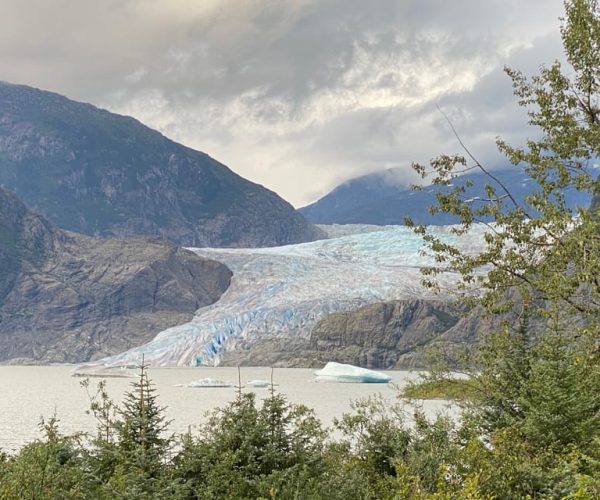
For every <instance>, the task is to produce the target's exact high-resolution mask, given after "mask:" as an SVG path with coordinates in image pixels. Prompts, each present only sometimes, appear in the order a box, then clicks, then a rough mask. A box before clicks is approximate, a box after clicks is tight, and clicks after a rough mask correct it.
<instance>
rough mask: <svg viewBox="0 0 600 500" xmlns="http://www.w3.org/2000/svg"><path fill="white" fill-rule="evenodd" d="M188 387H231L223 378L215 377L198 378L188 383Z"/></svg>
mask: <svg viewBox="0 0 600 500" xmlns="http://www.w3.org/2000/svg"><path fill="white" fill-rule="evenodd" d="M188 387H198V388H205V387H210V388H214V387H216V388H219V387H233V384H232V383H231V382H225V381H223V380H217V379H215V378H209V377H207V378H201V379H200V380H194V381H192V382H190V383H189V384H188Z"/></svg>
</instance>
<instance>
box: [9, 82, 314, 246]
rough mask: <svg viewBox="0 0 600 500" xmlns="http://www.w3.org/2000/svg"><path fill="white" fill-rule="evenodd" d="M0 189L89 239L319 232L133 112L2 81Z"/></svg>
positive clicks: (247, 237) (255, 241)
mask: <svg viewBox="0 0 600 500" xmlns="http://www.w3.org/2000/svg"><path fill="white" fill-rule="evenodd" d="M0 185H2V186H3V187H6V188H8V189H10V190H12V191H14V192H15V193H16V194H17V195H18V196H19V197H20V198H21V199H22V200H24V201H25V202H26V203H27V204H28V205H29V206H30V207H32V208H34V209H35V210H37V211H39V212H41V213H42V214H44V215H45V216H46V217H47V218H48V219H49V220H50V221H51V222H53V223H54V224H56V225H58V226H60V227H62V228H64V229H68V230H71V231H76V232H80V233H84V234H88V235H103V236H105V235H109V236H110V235H113V236H115V235H116V236H128V235H134V234H151V235H160V236H161V237H164V238H167V239H169V240H171V241H173V242H175V243H177V244H181V245H187V246H228V247H255V246H273V245H284V244H289V243H299V242H303V241H312V240H315V239H318V238H320V237H322V236H323V235H322V233H321V232H320V231H319V230H318V229H317V228H315V227H314V226H313V225H312V224H310V223H309V222H307V221H306V220H305V219H304V218H303V217H302V216H301V215H300V214H299V213H298V212H296V211H295V210H294V208H293V207H292V206H291V205H290V204H289V203H287V202H286V201H284V200H283V199H281V198H280V197H279V196H278V195H277V194H275V193H274V192H272V191H269V190H268V189H265V188H264V187H262V186H260V185H258V184H254V183H252V182H249V181H247V180H246V179H244V178H242V177H240V176H239V175H237V174H235V173H234V172H232V171H231V170H230V169H228V168H227V167H226V166H225V165H222V164H221V163H219V162H218V161H216V160H214V159H212V158H211V157H209V156H208V155H206V154H204V153H201V152H198V151H194V150H192V149H190V148H187V147H185V146H182V145H180V144H177V143H175V142H173V141H171V140H169V139H167V138H166V137H164V136H163V135H161V134H160V133H158V132H156V131H154V130H152V129H150V128H148V127H146V126H144V125H142V124H141V123H140V122H138V121H137V120H134V119H133V118H130V117H126V116H120V115H116V114H113V113H109V112H108V111H104V110H101V109H98V108H96V107H94V106H92V105H90V104H82V103H78V102H74V101H71V100H69V99H67V98H66V97H63V96H61V95H58V94H54V93H51V92H45V91H41V90H37V89H34V88H30V87H26V86H22V85H12V84H7V83H0Z"/></svg>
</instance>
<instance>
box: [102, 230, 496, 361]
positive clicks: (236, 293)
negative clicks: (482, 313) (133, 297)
mask: <svg viewBox="0 0 600 500" xmlns="http://www.w3.org/2000/svg"><path fill="white" fill-rule="evenodd" d="M357 229H358V228H357ZM366 229H367V230H370V231H371V232H366V233H361V234H351V235H347V236H341V237H338V238H331V239H325V240H320V241H315V242H311V243H302V244H297V245H288V246H283V247H274V248H256V249H245V248H244V249H218V248H201V249H194V252H195V253H196V254H197V255H200V256H201V257H203V258H208V259H214V260H218V261H219V262H223V263H224V264H225V265H226V266H227V267H228V268H229V269H231V270H232V272H233V277H232V280H231V285H230V287H229V289H228V290H227V293H226V294H224V295H223V296H222V297H221V298H220V299H219V300H218V301H216V302H215V303H214V304H212V305H210V306H207V307H204V308H202V309H200V310H199V311H198V312H197V313H196V314H195V315H194V317H193V319H192V320H191V321H189V322H188V323H184V324H181V325H179V326H177V327H174V328H169V329H168V330H166V331H164V332H161V333H160V334H159V335H158V336H157V337H156V338H155V339H154V340H152V341H150V342H148V343H147V344H144V345H141V346H139V347H135V348H132V349H130V350H129V351H126V352H124V353H121V354H119V355H116V356H112V357H110V358H107V359H105V360H102V361H99V364H100V365H107V366H126V365H130V364H135V363H136V362H139V359H141V357H142V355H143V356H144V358H145V361H146V362H147V363H150V364H151V365H153V366H174V365H179V366H189V365H213V364H219V363H221V364H230V365H231V364H233V365H235V364H238V363H239V364H254V365H256V364H277V365H280V364H281V363H283V364H285V363H287V361H286V360H289V359H291V358H290V352H294V351H295V354H293V357H294V358H295V359H294V361H293V362H294V364H296V365H297V364H302V363H310V356H309V357H308V359H307V358H303V359H304V360H305V361H303V362H302V363H301V362H300V361H299V357H298V356H297V354H298V355H302V352H308V351H311V349H312V348H311V347H310V345H307V342H308V341H309V340H310V339H311V335H312V332H313V329H314V328H315V327H316V325H317V324H318V323H319V321H321V320H322V319H323V318H326V317H327V316H329V315H331V314H334V313H345V312H349V311H354V310H356V309H358V308H360V307H362V306H367V305H369V304H375V303H378V302H387V301H394V300H400V301H408V300H416V299H427V300H432V299H435V298H437V300H441V299H443V298H444V296H443V295H442V296H439V297H438V296H434V294H433V292H432V291H431V290H429V289H427V288H425V287H423V285H422V283H421V280H422V275H421V273H420V271H419V269H420V267H422V266H426V265H431V264H433V263H434V260H433V258H432V257H431V256H429V255H425V254H422V253H421V252H420V250H421V248H422V245H423V241H422V239H421V237H420V236H419V235H416V234H415V233H414V232H413V231H412V230H410V229H409V228H406V227H402V226H388V227H385V228H379V229H380V230H379V231H372V228H366ZM432 231H434V232H435V234H437V235H438V236H439V237H440V238H442V239H443V240H446V241H452V242H453V243H454V244H456V245H457V246H458V247H459V248H461V249H463V250H464V251H468V252H476V251H477V250H478V249H481V248H482V247H483V234H484V232H485V226H483V225H477V226H475V227H473V229H472V231H471V232H470V233H469V234H467V235H464V236H461V237H459V236H456V235H453V234H452V233H450V232H449V231H448V229H447V228H444V227H438V228H432ZM456 278H457V277H456V276H455V275H452V274H449V275H446V276H444V277H442V279H443V281H444V284H445V285H446V287H445V288H444V289H452V286H453V285H454V283H455V280H456ZM424 325H425V323H423V328H424V329H423V330H422V331H421V335H422V336H423V338H424V339H426V338H427V339H428V338H431V335H432V332H431V331H429V330H428V329H427V328H425V326H424ZM415 331H416V330H415ZM436 331H437V330H436ZM433 333H435V332H433ZM415 335H416V334H415ZM312 350H313V351H314V349H312ZM332 352H333V351H332ZM326 355H327V354H326V353H321V354H320V356H326Z"/></svg>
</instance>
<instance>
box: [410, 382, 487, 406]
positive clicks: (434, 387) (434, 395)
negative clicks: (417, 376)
mask: <svg viewBox="0 0 600 500" xmlns="http://www.w3.org/2000/svg"><path fill="white" fill-rule="evenodd" d="M401 396H402V397H404V398H411V399H452V400H457V401H466V400H471V401H472V400H474V399H476V398H477V388H476V387H475V385H474V383H473V381H472V380H467V379H458V378H440V379H423V380H421V381H419V382H410V383H409V384H408V385H407V386H406V387H405V388H404V389H403V390H402V392H401Z"/></svg>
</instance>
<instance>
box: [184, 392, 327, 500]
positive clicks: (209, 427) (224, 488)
mask: <svg viewBox="0 0 600 500" xmlns="http://www.w3.org/2000/svg"><path fill="white" fill-rule="evenodd" d="M324 438H325V432H324V431H323V430H322V429H321V424H320V423H319V421H318V420H317V419H316V418H315V417H314V414H313V412H312V411H311V410H309V409H308V408H306V407H304V406H302V405H292V404H290V403H288V402H287V400H286V399H285V398H284V397H283V396H282V395H279V394H275V393H274V392H272V393H271V395H270V396H269V397H267V398H266V399H265V400H264V401H263V404H262V406H261V407H258V406H257V404H256V396H255V395H254V394H252V393H250V394H240V395H239V396H238V397H237V398H236V400H235V401H233V402H232V403H231V404H230V405H229V406H227V407H226V408H223V409H221V410H218V411H217V412H215V413H214V414H213V415H212V416H211V417H210V419H209V421H208V422H207V423H206V424H205V425H204V426H203V427H202V430H201V433H200V436H199V437H198V438H192V437H191V436H186V437H185V439H184V441H183V449H182V451H181V453H179V454H178V456H177V459H176V463H177V467H176V469H177V471H178V474H180V475H181V476H182V477H183V478H184V480H185V481H186V487H187V489H188V492H189V493H188V494H189V496H190V498H258V497H265V498H266V497H270V496H273V495H275V496H277V497H282V498H296V497H297V498H301V497H302V492H303V491H305V488H306V486H307V481H308V482H310V481H311V480H314V479H315V478H318V477H319V476H320V475H321V474H322V472H321V471H322V467H323V457H322V451H323V443H324Z"/></svg>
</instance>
